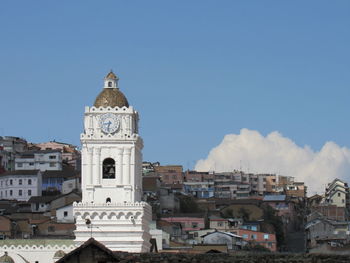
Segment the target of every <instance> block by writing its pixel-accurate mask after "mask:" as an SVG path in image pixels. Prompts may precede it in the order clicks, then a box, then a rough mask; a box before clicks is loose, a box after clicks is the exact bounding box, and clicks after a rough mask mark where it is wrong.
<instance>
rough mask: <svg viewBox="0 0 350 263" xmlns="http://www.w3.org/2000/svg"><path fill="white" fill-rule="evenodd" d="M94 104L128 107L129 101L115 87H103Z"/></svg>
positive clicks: (96, 105)
mask: <svg viewBox="0 0 350 263" xmlns="http://www.w3.org/2000/svg"><path fill="white" fill-rule="evenodd" d="M94 106H95V107H96V108H98V107H104V108H106V107H112V108H114V107H119V108H122V107H124V106H125V107H129V102H128V100H127V99H126V97H125V96H124V94H123V93H122V92H121V91H120V90H119V89H117V88H113V89H106V88H105V89H103V90H102V91H101V93H100V94H99V95H98V96H97V98H96V100H95V103H94Z"/></svg>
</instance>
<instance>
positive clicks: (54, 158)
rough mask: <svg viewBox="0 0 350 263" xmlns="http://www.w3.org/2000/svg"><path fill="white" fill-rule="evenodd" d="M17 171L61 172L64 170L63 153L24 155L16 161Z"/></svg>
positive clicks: (27, 153)
mask: <svg viewBox="0 0 350 263" xmlns="http://www.w3.org/2000/svg"><path fill="white" fill-rule="evenodd" d="M15 169H16V171H19V170H40V171H60V170H62V153H61V152H59V151H52V150H51V151H30V152H25V153H22V154H21V155H20V156H18V157H16V159H15Z"/></svg>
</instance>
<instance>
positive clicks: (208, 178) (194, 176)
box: [185, 170, 215, 182]
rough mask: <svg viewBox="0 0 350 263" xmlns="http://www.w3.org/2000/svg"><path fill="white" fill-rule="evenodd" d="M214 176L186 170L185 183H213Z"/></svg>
mask: <svg viewBox="0 0 350 263" xmlns="http://www.w3.org/2000/svg"><path fill="white" fill-rule="evenodd" d="M214 178H215V175H214V173H212V172H198V171H190V170H187V171H186V172H185V181H186V182H214Z"/></svg>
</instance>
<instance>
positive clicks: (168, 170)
mask: <svg viewBox="0 0 350 263" xmlns="http://www.w3.org/2000/svg"><path fill="white" fill-rule="evenodd" d="M154 171H155V173H156V174H157V175H159V176H160V177H161V180H162V183H163V184H165V185H172V184H182V183H183V181H184V176H183V168H182V165H164V166H163V165H159V166H154Z"/></svg>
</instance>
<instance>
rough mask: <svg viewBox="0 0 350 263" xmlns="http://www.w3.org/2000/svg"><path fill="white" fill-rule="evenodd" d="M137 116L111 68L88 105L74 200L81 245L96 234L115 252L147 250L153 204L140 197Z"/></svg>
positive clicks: (140, 169)
mask: <svg viewBox="0 0 350 263" xmlns="http://www.w3.org/2000/svg"><path fill="white" fill-rule="evenodd" d="M138 120H139V116H138V113H137V111H135V110H134V108H133V107H132V106H129V103H128V101H127V99H126V97H125V96H124V94H123V93H122V92H121V91H120V90H119V88H118V77H117V76H116V75H115V74H114V73H113V72H112V71H111V72H110V73H108V74H107V76H106V77H105V79H104V88H103V90H102V92H101V93H100V94H99V95H98V96H97V98H96V100H95V103H94V106H92V107H86V108H85V116H84V132H83V133H82V134H81V135H80V139H81V143H82V176H81V178H82V202H81V203H77V204H74V215H75V218H76V230H75V236H76V239H75V240H76V242H77V243H78V244H81V243H82V242H85V241H86V240H88V239H89V238H90V237H93V238H95V239H96V240H98V241H99V242H102V243H103V244H104V245H105V246H107V247H108V248H110V249H111V250H115V251H128V252H148V251H149V248H150V242H149V241H150V234H149V226H148V225H149V222H150V220H151V207H150V206H149V205H148V204H147V203H145V202H142V201H141V196H142V153H141V150H142V148H143V141H142V139H141V137H140V136H139V134H138Z"/></svg>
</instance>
